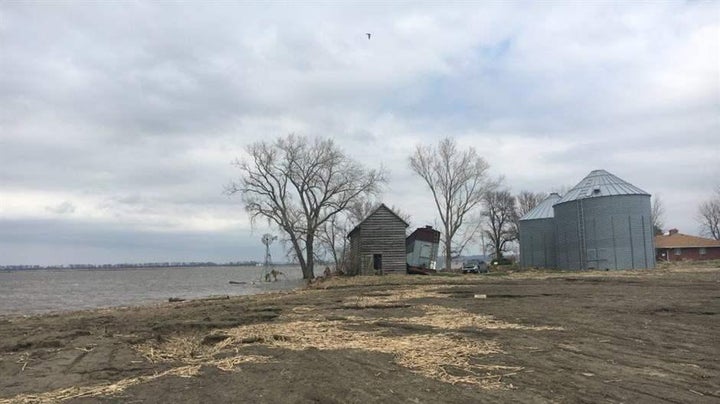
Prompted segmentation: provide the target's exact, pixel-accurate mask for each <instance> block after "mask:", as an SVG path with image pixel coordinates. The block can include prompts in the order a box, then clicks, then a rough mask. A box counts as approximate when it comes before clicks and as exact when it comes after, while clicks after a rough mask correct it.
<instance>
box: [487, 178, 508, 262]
mask: <svg viewBox="0 0 720 404" xmlns="http://www.w3.org/2000/svg"><path fill="white" fill-rule="evenodd" d="M483 202H484V208H483V210H482V212H481V215H482V218H483V219H484V221H485V236H486V237H487V238H488V241H489V243H490V245H492V248H493V253H494V255H495V258H496V259H500V258H502V256H503V254H502V253H503V251H505V247H506V245H507V243H510V242H512V241H514V240H515V237H516V235H517V233H516V231H515V230H514V222H515V219H516V218H517V211H516V208H515V197H514V196H513V195H512V194H511V193H510V191H507V190H499V191H487V192H485V194H484V196H483Z"/></svg>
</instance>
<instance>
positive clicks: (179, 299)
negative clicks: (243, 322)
mask: <svg viewBox="0 0 720 404" xmlns="http://www.w3.org/2000/svg"><path fill="white" fill-rule="evenodd" d="M228 299H230V296H228V295H218V296H208V297H203V298H200V299H196V300H199V301H210V300H228ZM186 300H187V299H183V298H182V297H171V298H169V299H168V302H170V303H177V302H184V301H186Z"/></svg>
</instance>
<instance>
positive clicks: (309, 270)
mask: <svg viewBox="0 0 720 404" xmlns="http://www.w3.org/2000/svg"><path fill="white" fill-rule="evenodd" d="M314 241H315V240H314V237H313V236H312V234H308V236H307V244H306V245H305V252H306V253H307V259H306V260H305V268H303V279H307V280H310V279H314V278H315V273H314V271H313V266H314V265H315V255H314V254H315V251H314V249H313V243H314Z"/></svg>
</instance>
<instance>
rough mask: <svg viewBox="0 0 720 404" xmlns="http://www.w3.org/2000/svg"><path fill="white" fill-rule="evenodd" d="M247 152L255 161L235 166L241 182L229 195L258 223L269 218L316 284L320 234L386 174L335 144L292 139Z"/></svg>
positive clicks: (375, 188)
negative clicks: (336, 216)
mask: <svg viewBox="0 0 720 404" xmlns="http://www.w3.org/2000/svg"><path fill="white" fill-rule="evenodd" d="M247 152H248V154H249V156H250V158H249V160H246V161H239V160H238V161H236V162H235V165H236V166H237V167H238V168H239V169H240V171H241V177H240V179H239V181H236V182H232V183H230V184H229V185H228V186H227V188H226V192H227V193H228V194H230V195H232V194H236V193H240V195H241V197H242V200H243V203H244V204H245V210H246V211H247V212H248V213H249V214H250V217H251V219H252V220H253V221H254V220H256V219H257V218H264V219H267V220H268V222H269V223H271V224H274V225H276V226H277V227H278V228H279V229H280V230H281V231H283V232H284V233H285V235H286V236H287V239H288V241H289V244H290V248H291V249H292V252H293V254H294V255H295V258H297V260H298V263H299V264H300V267H301V268H302V272H303V278H305V279H312V278H314V277H315V274H314V262H315V241H316V240H315V239H316V235H317V233H318V230H319V229H320V228H321V227H322V226H323V225H324V224H325V223H327V222H328V221H329V220H331V219H332V218H333V217H334V216H335V215H337V214H338V213H340V212H342V211H344V210H345V209H347V207H348V205H349V204H350V203H351V202H352V201H354V200H355V199H356V198H358V197H359V196H362V195H373V194H376V193H377V192H378V191H379V187H380V185H381V184H382V183H384V182H385V181H386V179H385V174H384V173H383V171H382V170H367V169H365V168H364V167H363V166H361V165H360V164H359V163H357V162H355V161H354V160H353V159H351V158H350V157H348V156H347V155H345V153H344V152H343V151H342V150H341V149H339V148H338V147H337V146H336V145H335V144H334V143H333V141H332V139H319V138H316V139H314V140H309V139H307V138H305V137H301V136H295V135H289V136H287V137H284V138H279V139H277V140H275V141H274V142H264V141H262V142H257V143H253V144H252V145H250V146H249V147H248V148H247Z"/></svg>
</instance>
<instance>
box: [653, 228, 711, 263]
mask: <svg viewBox="0 0 720 404" xmlns="http://www.w3.org/2000/svg"><path fill="white" fill-rule="evenodd" d="M655 253H656V254H655V257H656V258H657V261H658V262H662V261H673V262H674V261H682V260H690V261H700V260H715V259H720V240H713V239H710V238H704V237H696V236H690V235H687V234H682V233H680V232H678V230H677V229H672V230H670V234H668V235H660V236H655Z"/></svg>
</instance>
